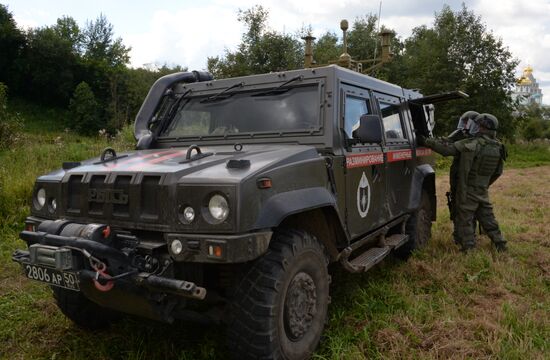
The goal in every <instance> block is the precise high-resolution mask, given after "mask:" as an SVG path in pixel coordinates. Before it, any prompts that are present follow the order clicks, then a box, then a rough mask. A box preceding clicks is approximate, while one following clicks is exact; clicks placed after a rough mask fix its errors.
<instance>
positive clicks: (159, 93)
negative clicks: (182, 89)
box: [134, 71, 213, 148]
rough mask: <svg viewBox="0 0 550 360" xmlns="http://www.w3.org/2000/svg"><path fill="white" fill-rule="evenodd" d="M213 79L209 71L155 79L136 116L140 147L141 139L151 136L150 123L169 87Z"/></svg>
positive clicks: (135, 135) (135, 127) (136, 130)
mask: <svg viewBox="0 0 550 360" xmlns="http://www.w3.org/2000/svg"><path fill="white" fill-rule="evenodd" d="M212 79H213V78H212V74H210V73H209V72H206V71H191V72H179V73H175V74H170V75H166V76H163V77H161V78H160V79H158V80H157V81H155V83H154V84H153V86H152V87H151V89H150V90H149V93H148V94H147V97H146V98H145V101H144V102H143V104H142V105H141V108H140V109H139V112H138V114H137V116H136V122H135V124H134V137H135V138H136V140H138V148H139V145H140V141H139V140H140V139H142V138H143V137H144V136H147V135H149V136H148V137H151V132H150V131H149V123H150V121H151V119H152V118H153V116H154V115H155V112H156V111H157V108H158V106H159V104H160V101H161V99H162V97H163V95H164V94H165V93H166V90H167V89H169V88H170V87H171V86H172V85H174V84H175V83H181V82H183V83H194V82H199V81H210V80H212ZM144 140H145V139H144ZM151 141H152V139H150V141H149V143H150V142H151ZM145 142H147V141H145ZM143 145H145V144H142V146H143Z"/></svg>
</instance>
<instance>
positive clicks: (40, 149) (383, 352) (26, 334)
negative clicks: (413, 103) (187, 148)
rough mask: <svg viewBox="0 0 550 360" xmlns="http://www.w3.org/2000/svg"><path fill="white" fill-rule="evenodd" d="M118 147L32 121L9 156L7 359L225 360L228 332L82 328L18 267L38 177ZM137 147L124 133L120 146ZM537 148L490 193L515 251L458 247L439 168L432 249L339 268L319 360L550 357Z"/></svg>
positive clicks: (135, 322)
mask: <svg viewBox="0 0 550 360" xmlns="http://www.w3.org/2000/svg"><path fill="white" fill-rule="evenodd" d="M36 116H38V117H39V116H40V114H37V115H36ZM126 135H127V134H126ZM108 144H109V142H108V141H107V140H105V139H92V138H80V137H77V136H75V135H72V134H69V133H64V132H63V131H60V130H59V129H51V131H45V129H44V127H43V126H38V127H37V126H35V125H32V124H31V126H28V127H27V134H26V135H25V139H24V140H23V142H21V143H20V144H19V145H18V146H17V148H16V149H14V150H12V151H5V152H1V153H0V359H84V358H93V359H169V358H176V359H217V358H224V357H225V347H224V341H225V338H224V334H223V333H224V332H223V328H219V327H208V326H206V327H205V326H199V325H197V324H177V325H164V324H159V323H154V322H150V321H145V320H141V319H136V318H127V319H125V320H124V321H122V322H121V323H119V324H117V325H115V326H113V327H112V328H111V329H109V330H107V331H104V332H94V333H87V332H84V331H82V330H79V329H78V328H76V327H75V326H73V325H72V323H71V322H70V321H68V320H67V319H65V318H64V317H63V316H62V315H61V313H60V312H59V311H58V309H57V308H56V306H55V304H54V302H53V300H52V297H51V294H50V290H49V289H48V288H47V287H46V286H43V285H41V284H38V283H35V282H31V281H28V280H26V279H25V278H24V277H23V275H22V273H21V271H20V269H19V267H18V266H17V265H16V264H15V263H13V262H11V253H12V252H13V250H14V249H16V248H18V247H19V248H21V247H23V246H24V243H23V242H22V241H20V240H19V239H18V236H17V234H18V232H19V231H20V230H21V229H22V220H23V219H24V217H25V216H26V215H27V214H28V199H29V197H30V194H31V189H32V184H33V182H34V179H35V177H36V176H37V175H38V174H41V173H45V172H47V171H48V170H50V169H53V168H56V167H59V166H60V164H61V161H69V160H79V159H83V158H86V157H90V156H97V154H98V153H99V152H100V150H101V149H102V148H103V147H105V146H107V145H108ZM128 144H129V143H128V141H127V136H125V135H123V136H121V137H119V138H118V139H117V140H116V144H115V146H116V147H117V149H118V148H124V147H127V146H128ZM536 146H537V148H536V149H535V150H533V149H530V150H529V149H528V150H525V148H522V147H518V148H514V149H513V151H511V159H510V161H509V164H512V165H513V166H514V167H515V169H506V170H505V174H504V176H503V177H502V178H501V179H499V180H498V181H497V183H496V184H495V185H494V186H493V188H492V191H491V193H492V197H493V201H494V203H495V209H496V215H497V218H498V219H499V221H500V223H501V227H502V230H503V233H504V235H505V237H506V238H507V239H508V240H509V247H510V251H509V252H508V253H506V254H499V253H496V252H494V250H493V249H492V248H491V246H490V244H489V240H488V239H487V238H486V237H485V236H481V238H480V239H479V244H478V248H477V250H476V251H474V252H473V253H470V254H468V255H463V254H461V253H460V252H458V250H457V248H456V247H455V246H454V245H453V244H452V240H451V235H450V234H451V224H450V222H449V218H448V211H447V209H446V207H445V204H444V201H443V200H444V199H443V196H442V194H444V192H445V191H446V189H447V188H448V182H447V180H446V176H445V172H444V171H443V170H441V171H439V172H440V175H443V176H439V179H438V181H437V186H438V194H440V197H439V199H438V201H439V204H438V205H439V210H438V221H437V222H436V223H435V224H434V227H433V236H432V240H431V242H430V243H429V245H428V246H427V247H426V248H425V249H424V250H422V251H420V252H417V253H415V254H414V256H413V257H412V258H411V259H410V260H409V261H408V262H406V263H405V262H399V261H397V260H391V259H390V260H388V261H385V262H384V263H382V264H381V265H379V266H377V267H376V268H375V269H374V270H372V271H370V272H368V273H365V274H361V275H352V274H348V273H345V272H344V271H341V270H340V269H339V268H338V267H337V266H334V267H333V268H332V269H331V271H332V273H333V283H332V284H333V285H332V287H331V296H332V304H331V306H330V309H329V311H330V314H329V317H330V320H329V323H328V325H327V328H326V330H325V335H324V337H323V339H322V341H321V345H320V348H319V350H318V351H317V353H316V354H315V358H316V359H364V358H413V359H440V358H456V359H463V358H471V359H545V358H546V359H548V358H550V342H549V340H548V339H550V225H549V224H550V166H548V165H550V157H549V156H548V154H549V151H548V146H547V145H546V147H545V145H544V144H543V145H536ZM533 166H536V167H533ZM442 167H443V168H444V165H442Z"/></svg>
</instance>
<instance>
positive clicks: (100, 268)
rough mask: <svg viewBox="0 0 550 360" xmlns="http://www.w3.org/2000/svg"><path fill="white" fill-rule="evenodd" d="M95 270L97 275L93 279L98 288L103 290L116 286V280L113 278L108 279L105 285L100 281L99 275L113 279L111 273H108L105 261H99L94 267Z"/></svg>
mask: <svg viewBox="0 0 550 360" xmlns="http://www.w3.org/2000/svg"><path fill="white" fill-rule="evenodd" d="M94 270H95V271H96V273H95V277H94V279H93V282H94V286H95V288H96V289H97V290H99V291H102V292H107V291H110V290H111V289H112V288H113V287H114V286H115V282H114V281H112V280H107V282H106V283H105V285H103V284H101V283H100V282H99V277H100V276H101V277H102V278H103V279H112V277H111V275H109V274H107V266H106V265H105V263H99V264H98V265H96V266H95V267H94Z"/></svg>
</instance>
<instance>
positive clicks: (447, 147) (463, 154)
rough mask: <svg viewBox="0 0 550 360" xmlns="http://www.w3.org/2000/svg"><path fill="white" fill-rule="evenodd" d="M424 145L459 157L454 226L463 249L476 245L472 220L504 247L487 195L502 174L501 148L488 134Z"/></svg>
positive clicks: (433, 140)
mask: <svg viewBox="0 0 550 360" xmlns="http://www.w3.org/2000/svg"><path fill="white" fill-rule="evenodd" d="M426 146H428V147H430V148H432V149H433V150H434V151H436V152H438V153H440V154H441V155H443V156H454V157H455V158H458V166H457V169H456V173H457V176H456V184H455V185H456V198H455V200H456V204H455V209H456V214H455V220H454V226H455V232H456V234H457V237H458V240H459V242H460V244H461V245H462V247H463V248H464V249H469V248H472V247H473V246H474V245H475V237H474V226H473V222H474V218H476V219H477V220H478V221H479V223H480V224H481V227H482V228H483V230H484V231H485V233H486V234H487V235H488V236H489V237H490V238H491V240H492V241H493V243H494V244H495V245H496V246H497V247H500V246H504V245H505V240H504V239H503V237H502V234H501V232H500V229H499V226H498V223H497V221H496V219H495V215H494V213H493V206H492V205H491V203H490V201H489V192H488V190H489V186H490V185H491V184H492V183H493V182H494V181H495V180H496V179H498V177H499V176H500V175H501V174H502V169H503V164H504V159H505V150H504V146H503V145H502V144H501V143H500V142H499V141H498V140H496V139H495V138H494V136H491V135H489V134H478V135H477V136H475V137H472V138H467V139H463V140H460V141H456V142H454V143H448V142H444V141H441V140H435V139H427V140H426Z"/></svg>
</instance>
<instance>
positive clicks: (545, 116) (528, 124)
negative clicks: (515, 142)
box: [516, 104, 550, 141]
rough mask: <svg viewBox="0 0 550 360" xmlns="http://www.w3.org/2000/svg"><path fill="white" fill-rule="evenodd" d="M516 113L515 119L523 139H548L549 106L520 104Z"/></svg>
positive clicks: (549, 136)
mask: <svg viewBox="0 0 550 360" xmlns="http://www.w3.org/2000/svg"><path fill="white" fill-rule="evenodd" d="M518 113H519V116H517V117H516V121H517V123H518V124H519V125H518V127H520V128H521V134H522V135H523V138H524V139H525V140H527V141H530V140H535V139H550V109H549V108H546V107H542V106H540V105H538V104H529V105H523V106H520V108H519V111H518Z"/></svg>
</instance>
